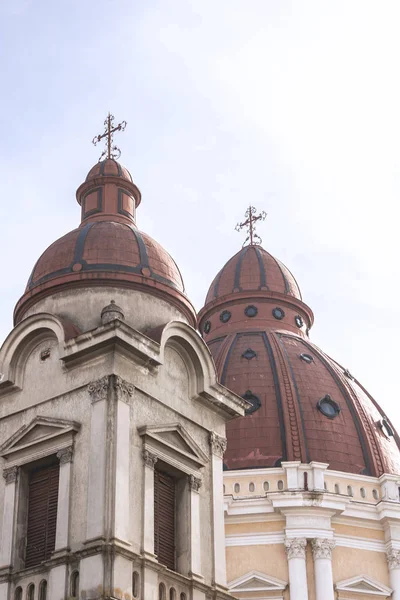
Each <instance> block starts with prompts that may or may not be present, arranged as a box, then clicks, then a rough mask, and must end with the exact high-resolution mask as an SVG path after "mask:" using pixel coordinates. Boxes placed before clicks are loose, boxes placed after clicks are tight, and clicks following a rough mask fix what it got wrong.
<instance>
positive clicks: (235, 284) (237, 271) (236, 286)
mask: <svg viewBox="0 0 400 600" xmlns="http://www.w3.org/2000/svg"><path fill="white" fill-rule="evenodd" d="M249 248H250V246H246V247H245V248H243V249H242V250H241V252H240V257H239V260H238V261H237V263H236V267H235V280H234V282H233V287H234V289H238V290H240V291H242V288H241V287H240V274H241V270H242V262H243V259H244V257H245V256H246V254H247V251H248V249H249Z"/></svg>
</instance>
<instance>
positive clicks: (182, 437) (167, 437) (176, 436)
mask: <svg viewBox="0 0 400 600" xmlns="http://www.w3.org/2000/svg"><path fill="white" fill-rule="evenodd" d="M139 434H140V435H141V436H145V437H146V439H147V440H150V442H153V443H156V444H158V445H161V446H165V447H166V448H169V449H170V450H172V451H175V452H178V453H179V454H181V455H183V456H185V457H186V458H188V459H189V460H192V461H194V462H195V463H196V464H197V465H198V466H204V464H205V463H206V462H207V461H208V457H207V455H206V454H205V453H204V452H203V450H202V449H201V448H200V446H199V445H198V444H197V443H196V442H195V440H194V439H193V438H192V436H191V435H190V434H189V433H188V431H186V429H185V428H184V427H183V426H182V425H181V424H180V423H172V424H170V425H163V426H160V427H141V428H140V429H139Z"/></svg>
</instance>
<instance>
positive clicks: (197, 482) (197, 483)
mask: <svg viewBox="0 0 400 600" xmlns="http://www.w3.org/2000/svg"><path fill="white" fill-rule="evenodd" d="M202 483H203V481H202V479H201V478H200V477H195V476H194V475H189V487H190V489H191V490H193V491H194V492H198V491H199V489H200V488H201V485H202Z"/></svg>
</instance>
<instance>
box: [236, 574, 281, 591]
mask: <svg viewBox="0 0 400 600" xmlns="http://www.w3.org/2000/svg"><path fill="white" fill-rule="evenodd" d="M286 587H287V583H286V582H285V581H282V580H280V579H276V578H275V577H271V576H270V575H266V574H265V573H261V572H260V571H250V573H246V575H242V577H239V578H238V579H234V580H233V581H231V582H229V584H228V588H229V591H230V592H231V593H232V594H235V593H238V592H274V591H283V590H284V589H286Z"/></svg>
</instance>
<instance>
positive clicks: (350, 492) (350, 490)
mask: <svg viewBox="0 0 400 600" xmlns="http://www.w3.org/2000/svg"><path fill="white" fill-rule="evenodd" d="M347 495H348V496H354V492H353V488H352V487H351V485H348V486H347Z"/></svg>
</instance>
